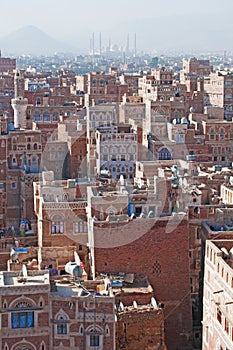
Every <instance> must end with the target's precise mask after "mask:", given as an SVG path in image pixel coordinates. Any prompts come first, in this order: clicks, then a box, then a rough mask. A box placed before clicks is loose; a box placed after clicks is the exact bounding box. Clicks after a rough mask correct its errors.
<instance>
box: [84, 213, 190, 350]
mask: <svg viewBox="0 0 233 350" xmlns="http://www.w3.org/2000/svg"><path fill="white" fill-rule="evenodd" d="M93 242H94V246H93V247H90V248H91V253H94V255H93V256H92V261H93V260H94V262H95V269H96V271H99V272H108V271H115V272H116V271H121V270H124V271H126V272H128V273H136V272H137V273H145V274H146V275H147V276H148V279H149V280H150V282H151V285H152V287H153V289H154V294H155V297H156V300H158V301H159V303H160V305H162V306H164V316H165V340H166V344H167V346H168V349H191V342H192V311H191V295H190V275H189V257H188V226H187V218H181V217H180V216H179V215H178V216H177V217H170V218H167V217H165V218H157V219H153V218H152V219H136V220H133V221H128V220H127V219H126V220H125V221H124V222H116V223H113V222H109V223H106V222H103V221H102V222H101V221H100V222H98V221H95V222H94V223H93ZM168 286H169V287H168Z"/></svg>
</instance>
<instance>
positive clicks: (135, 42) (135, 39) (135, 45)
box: [134, 33, 137, 57]
mask: <svg viewBox="0 0 233 350" xmlns="http://www.w3.org/2000/svg"><path fill="white" fill-rule="evenodd" d="M134 56H135V57H136V56H137V34H136V33H135V34H134Z"/></svg>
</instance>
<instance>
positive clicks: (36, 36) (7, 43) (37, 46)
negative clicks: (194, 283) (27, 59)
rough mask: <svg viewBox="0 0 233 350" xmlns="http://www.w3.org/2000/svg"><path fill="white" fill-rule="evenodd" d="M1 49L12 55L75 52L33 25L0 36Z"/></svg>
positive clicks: (68, 45) (67, 45) (70, 46)
mask: <svg viewBox="0 0 233 350" xmlns="http://www.w3.org/2000/svg"><path fill="white" fill-rule="evenodd" d="M0 48H1V50H2V51H4V52H7V53H8V54H13V55H22V54H26V55H37V56H38V55H50V54H54V53H55V52H74V53H75V52H77V51H78V49H75V47H73V46H72V45H70V44H67V43H63V42H61V41H58V40H56V39H54V38H52V37H50V36H49V35H48V34H46V33H45V32H43V31H42V30H40V29H39V28H37V27H35V26H26V27H23V28H20V29H18V30H16V31H15V32H12V33H10V34H9V35H7V36H5V37H4V38H0Z"/></svg>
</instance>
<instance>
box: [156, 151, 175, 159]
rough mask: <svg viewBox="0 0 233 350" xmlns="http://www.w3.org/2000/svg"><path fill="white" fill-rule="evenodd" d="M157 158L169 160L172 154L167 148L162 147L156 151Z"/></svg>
mask: <svg viewBox="0 0 233 350" xmlns="http://www.w3.org/2000/svg"><path fill="white" fill-rule="evenodd" d="M158 159H159V160H169V159H172V154H171V152H170V151H169V150H168V149H167V148H162V149H161V150H160V151H159V153H158Z"/></svg>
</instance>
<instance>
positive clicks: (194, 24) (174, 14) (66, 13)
mask: <svg viewBox="0 0 233 350" xmlns="http://www.w3.org/2000/svg"><path fill="white" fill-rule="evenodd" d="M232 10H233V3H232V1H230V0H223V1H221V2H219V1H218V0H212V1H210V0H206V1H201V0H196V1H195V2H193V3H190V2H187V1H184V0H177V1H173V0H167V1H161V0H147V1H145V2H141V1H140V2H139V1H138V0H136V1H132V0H129V1H127V2H126V1H124V0H119V1H117V2H109V1H107V0H101V1H98V2H96V1H94V0H91V1H86V2H83V1H75V0H70V1H68V2H64V3H63V2H61V1H59V2H58V1H55V0H50V1H45V0H41V1H40V2H39V3H35V2H33V3H32V2H31V1H29V0H22V1H20V2H16V1H15V2H14V4H13V7H12V3H10V2H7V1H4V2H2V3H1V14H2V16H1V23H0V45H1V48H2V50H3V52H7V53H8V52H9V53H18V51H19V50H18V48H17V47H16V45H15V42H14V41H13V40H12V35H15V31H18V30H19V29H21V28H24V27H27V26H34V27H36V28H38V29H39V30H41V31H43V32H44V33H46V34H47V35H49V36H50V37H52V38H53V39H55V40H57V41H59V42H61V43H62V45H60V46H59V47H61V51H72V52H74V53H85V52H88V50H89V48H90V38H92V36H93V32H94V33H95V37H96V46H97V45H99V43H98V40H99V39H98V38H99V33H100V32H101V37H102V46H103V48H105V47H107V46H108V45H109V44H111V45H114V44H115V45H117V46H118V47H119V49H122V50H123V49H124V47H125V46H126V44H127V38H128V37H129V39H128V41H129V47H133V45H134V35H135V33H136V35H137V49H138V52H140V51H142V50H143V51H144V52H145V51H146V52H157V51H158V52H161V51H164V52H169V51H173V52H187V51H189V52H201V51H223V50H228V51H230V52H231V51H232V48H231V46H229V45H231V42H233V41H232V39H233V34H232V33H233V30H232V29H233V28H232V27H233V24H232V21H231V18H230V16H231V12H232ZM9 18H10V20H9ZM12 33H13V34H12ZM9 35H10V38H11V40H9ZM16 37H17V35H16ZM17 38H18V40H20V41H23V36H18V37H17ZM19 45H20V44H19ZM28 49H30V47H29V48H28ZM32 51H33V49H32Z"/></svg>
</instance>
